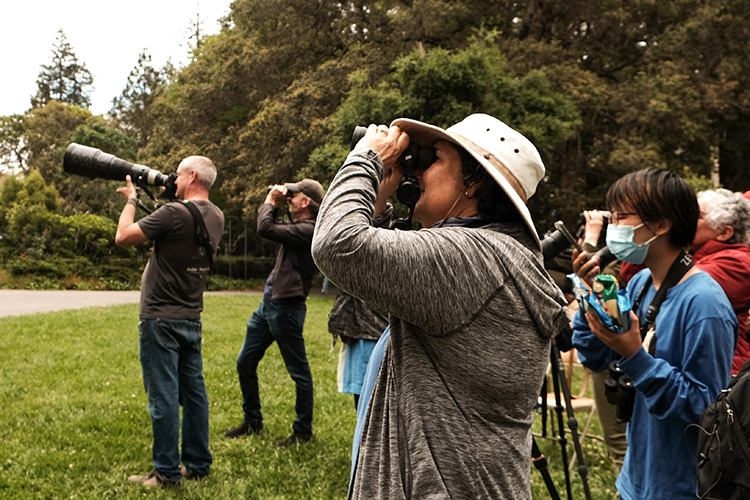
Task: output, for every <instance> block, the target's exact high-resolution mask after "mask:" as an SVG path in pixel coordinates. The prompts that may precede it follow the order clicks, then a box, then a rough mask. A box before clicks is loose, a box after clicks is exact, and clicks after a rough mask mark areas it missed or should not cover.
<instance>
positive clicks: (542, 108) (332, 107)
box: [0, 0, 750, 266]
mask: <svg viewBox="0 0 750 500" xmlns="http://www.w3.org/2000/svg"><path fill="white" fill-rule="evenodd" d="M745 11H746V5H745V2H743V1H742V0H730V1H721V2H720V1H718V0H708V1H698V0H676V1H674V2H659V1H657V0H637V1H634V2H630V3H629V4H628V5H627V6H623V5H622V4H621V3H618V2H601V1H594V0H570V1H567V2H562V3H561V2H549V1H546V2H539V1H531V0H521V1H518V0H514V1H512V2H511V1H507V0H492V1H489V2H487V1H481V2H479V1H476V0H459V1H453V0H451V1H448V0H418V1H415V2H401V1H398V0H384V1H381V2H375V3H372V2H363V1H359V0H354V1H349V2H344V3H341V2H327V1H325V0H299V1H297V0H295V1H294V2H293V1H291V0H273V1H263V2H261V1H260V0H237V1H235V2H233V3H232V6H231V11H230V13H229V15H228V17H227V18H226V19H225V20H224V24H223V26H224V27H223V30H222V32H221V33H220V34H218V35H215V36H211V37H208V38H204V39H201V40H197V41H196V43H195V44H194V48H193V52H192V59H191V62H190V63H189V64H188V65H187V66H186V67H183V68H179V69H177V70H174V71H173V69H172V68H170V67H165V68H162V69H155V68H153V67H152V66H151V64H150V58H149V57H148V55H147V54H145V53H144V54H141V55H140V56H139V59H138V61H137V64H136V65H135V67H134V68H133V72H132V73H131V75H130V77H129V78H128V80H127V82H124V84H125V88H124V90H123V93H122V95H121V96H120V97H118V98H117V99H115V101H114V104H113V108H112V110H111V112H110V113H109V115H108V117H107V118H105V117H98V116H92V115H91V113H90V112H89V111H88V110H86V109H85V107H86V105H87V104H86V103H85V102H84V103H82V102H79V101H75V100H73V99H72V98H67V97H64V96H61V97H59V100H48V101H44V102H39V103H38V105H36V106H35V107H34V108H33V109H31V110H30V111H28V112H27V113H26V114H24V115H13V116H7V117H0V165H1V166H2V171H3V172H5V173H17V174H19V175H20V176H26V175H29V174H30V173H31V172H33V171H39V172H40V173H41V175H42V177H43V179H44V180H45V181H46V182H47V184H48V185H50V186H53V187H54V188H55V189H57V192H58V193H59V196H60V200H59V207H58V210H59V213H60V214H61V215H64V216H71V215H74V214H77V213H91V214H96V215H100V216H104V217H108V218H110V219H112V220H116V217H117V213H118V209H119V206H118V202H119V200H118V199H117V197H116V196H115V195H114V194H113V193H112V191H113V190H114V187H115V186H114V185H113V184H112V183H107V182H104V181H101V180H94V181H88V180H84V179H77V178H71V176H67V175H65V174H63V173H61V172H60V164H61V157H62V152H63V151H64V149H65V147H66V146H67V144H68V143H70V142H71V141H76V142H80V143H83V144H87V145H92V146H95V147H98V148H100V149H103V150H105V151H106V152H109V153H112V154H115V155H118V156H121V157H123V158H126V159H129V160H136V161H138V162H139V163H143V164H146V165H149V166H151V167H153V168H156V169H158V170H161V171H163V172H165V173H169V172H172V171H174V170H175V168H176V166H177V164H178V162H179V161H180V160H181V159H182V158H183V157H185V156H187V155H190V154H196V153H199V154H204V155H206V156H209V157H210V158H212V159H213V160H214V162H215V163H216V164H217V165H218V166H219V170H220V172H219V178H218V181H217V185H216V188H215V189H214V192H212V197H213V199H214V200H216V201H217V202H218V203H219V205H220V206H221V208H222V209H223V210H224V211H225V214H226V215H227V220H228V221H233V222H234V224H235V227H240V226H244V227H249V228H251V229H249V230H244V231H241V232H239V233H238V232H235V234H233V235H232V238H229V237H227V241H226V244H225V245H224V247H223V250H224V252H225V253H226V254H227V255H228V256H235V257H236V256H238V255H245V252H247V253H248V254H249V255H254V256H263V257H267V256H271V255H272V246H270V245H268V244H265V243H263V242H262V241H260V239H259V238H258V237H257V235H256V234H255V232H254V231H253V230H252V228H253V227H254V222H255V213H256V208H257V205H258V203H260V201H261V200H262V197H263V196H264V193H265V190H266V186H267V185H268V184H271V183H277V182H285V181H290V180H295V179H298V178H301V177H303V176H313V177H316V178H318V179H319V180H320V181H321V182H322V183H323V184H324V185H327V183H328V182H329V181H330V180H331V178H332V176H333V175H334V173H335V171H336V169H337V168H338V166H339V165H340V164H341V161H342V160H343V158H344V157H345V155H346V153H347V151H348V146H349V145H348V142H349V138H350V136H351V132H352V128H353V127H354V126H355V125H360V124H362V125H367V124H369V123H374V122H378V123H389V122H390V121H391V120H393V119H395V118H397V117H400V116H405V117H410V118H415V119H422V120H425V121H429V122H432V123H435V124H438V125H442V126H448V125H451V124H452V123H454V122H456V121H458V120H460V119H461V118H463V117H464V116H465V115H467V114H469V113H473V112H485V113H489V114H493V115H495V116H497V117H499V118H500V119H502V120H504V121H506V122H507V123H509V124H510V125H511V126H513V127H515V128H517V129H519V130H520V131H522V132H523V133H525V134H527V135H528V136H529V137H530V138H531V139H532V140H533V141H534V143H535V144H536V145H537V146H538V148H539V149H540V152H541V153H542V156H543V159H544V161H545V164H546V166H547V175H546V177H545V178H544V180H543V181H542V184H541V185H540V186H539V189H538V190H537V194H536V195H535V196H534V197H533V198H532V199H531V200H530V202H529V206H530V209H531V212H532V214H533V215H534V217H535V219H536V222H537V227H538V229H539V231H540V233H542V234H544V233H545V232H546V231H547V230H549V229H550V228H551V224H552V222H553V221H554V220H556V219H563V220H564V221H566V222H567V223H569V224H571V225H572V223H573V222H574V220H575V218H576V215H577V214H578V213H580V212H581V210H583V209H588V208H604V206H603V205H604V195H605V192H606V189H607V187H608V186H609V185H610V184H611V182H613V181H614V180H615V179H617V178H618V177H620V176H622V175H623V174H625V173H627V172H630V171H633V170H636V169H639V168H642V167H645V166H659V167H663V168H667V169H670V170H673V171H675V172H678V173H680V174H682V175H686V176H687V177H689V178H691V179H695V182H694V183H693V184H694V185H701V186H707V185H709V184H708V182H709V179H710V180H711V182H712V183H713V185H716V184H719V183H720V184H722V185H723V186H724V187H727V188H729V189H732V190H741V191H744V190H746V189H748V187H750V171H748V169H746V168H745V164H746V163H747V161H748V160H750V141H747V140H746V139H745V137H746V136H747V134H748V133H749V132H750V68H749V67H748V66H750V62H748V58H747V52H748V49H750V30H748V29H747V28H746V21H745V17H746V16H745V13H746V12H745ZM63 42H64V40H63ZM63 48H65V51H66V52H67V53H70V55H71V56H73V57H74V54H72V50H71V49H70V47H69V46H66V47H63V45H62V42H58V45H57V46H56V49H55V50H56V51H58V52H60V51H61V50H62V49H63ZM53 52H55V51H53ZM49 66H52V65H49ZM46 67H47V66H44V68H46ZM73 75H74V76H73V77H72V78H73V79H76V78H79V77H80V79H81V81H80V82H78V84H79V85H78V86H81V85H80V84H85V83H86V77H85V75H79V76H75V75H76V73H73ZM40 85H41V84H40ZM84 87H85V85H84ZM76 88H77V87H76ZM39 90H40V91H41V90H43V88H42V87H41V86H40V89H39ZM53 98H55V97H54V96H53ZM6 182H9V181H8V180H6ZM0 210H2V212H1V213H0V227H7V226H8V221H7V220H2V214H7V213H9V212H10V209H9V207H6V208H5V209H2V208H1V207H0ZM11 241H14V240H12V238H4V239H3V240H0V247H3V255H4V256H5V259H6V260H5V261H4V262H5V264H4V265H6V266H7V264H8V262H9V261H8V259H10V260H13V259H17V258H19V256H20V255H21V254H22V252H23V249H22V248H20V247H19V248H15V247H12V248H9V247H8V245H10V244H11ZM48 256H49V257H54V255H48Z"/></svg>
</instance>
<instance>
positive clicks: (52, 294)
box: [0, 290, 259, 317]
mask: <svg viewBox="0 0 750 500" xmlns="http://www.w3.org/2000/svg"><path fill="white" fill-rule="evenodd" d="M140 293H141V292H140V291H138V290H132V291H131V290H128V291H122V292H120V291H106V292H98V291H97V292H94V291H76V290H0V317H3V316H19V315H21V314H33V313H39V312H50V311H62V310H63V309H81V308H83V307H96V306H110V305H113V304H132V303H136V302H138V300H139V298H140ZM256 293H259V292H249V291H248V292H206V294H217V295H226V294H247V295H250V294H256Z"/></svg>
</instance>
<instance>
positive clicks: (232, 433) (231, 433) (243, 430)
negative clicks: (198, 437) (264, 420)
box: [224, 422, 263, 438]
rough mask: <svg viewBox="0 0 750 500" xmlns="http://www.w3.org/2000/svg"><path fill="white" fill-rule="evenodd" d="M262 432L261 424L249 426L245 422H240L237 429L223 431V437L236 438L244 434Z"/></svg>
mask: <svg viewBox="0 0 750 500" xmlns="http://www.w3.org/2000/svg"><path fill="white" fill-rule="evenodd" d="M262 430H263V424H257V425H250V424H248V423H247V422H242V423H241V424H240V425H238V426H237V427H234V428H232V429H229V430H228V431H225V432H224V435H225V436H226V437H228V438H236V437H240V436H244V435H246V434H260V433H261V431H262Z"/></svg>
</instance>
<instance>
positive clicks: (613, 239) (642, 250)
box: [607, 224, 659, 264]
mask: <svg viewBox="0 0 750 500" xmlns="http://www.w3.org/2000/svg"><path fill="white" fill-rule="evenodd" d="M640 227H643V224H640V225H638V226H614V225H612V224H610V225H608V226H607V248H609V251H610V252H612V254H613V255H614V256H615V257H617V258H618V259H620V260H621V261H623V262H630V263H631V264H643V261H644V260H646V255H647V254H648V247H649V244H650V243H651V242H652V241H654V240H655V239H656V238H658V237H659V235H658V234H657V235H655V236H654V237H653V238H651V239H650V240H648V241H647V242H645V243H643V244H642V245H638V244H637V243H633V235H634V234H635V230H636V229H638V228H640Z"/></svg>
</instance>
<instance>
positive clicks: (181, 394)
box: [138, 319, 213, 482]
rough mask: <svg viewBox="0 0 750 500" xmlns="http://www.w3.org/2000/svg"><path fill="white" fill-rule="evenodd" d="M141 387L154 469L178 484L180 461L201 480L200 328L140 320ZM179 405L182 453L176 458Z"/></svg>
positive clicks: (205, 467) (207, 463)
mask: <svg viewBox="0 0 750 500" xmlns="http://www.w3.org/2000/svg"><path fill="white" fill-rule="evenodd" d="M138 330H139V332H140V357H141V369H142V370H143V386H144V387H145V389H146V395H147V396H148V412H149V413H150V414H151V427H152V430H153V433H154V446H153V460H154V468H155V469H156V470H157V471H159V473H160V474H161V475H162V476H164V478H165V479H167V480H168V481H173V482H178V481H180V479H182V474H181V473H180V460H182V464H183V465H184V466H185V467H186V468H187V469H188V471H190V472H191V473H194V474H196V475H199V476H204V475H207V474H208V473H209V470H210V468H211V462H212V460H213V459H212V457H211V453H210V452H209V451H208V397H207V395H206V385H205V382H204V380H203V373H202V370H203V358H202V357H201V322H200V321H199V320H156V319H144V320H141V321H140V323H139V324H138ZM180 405H182V453H180V448H179V443H180Z"/></svg>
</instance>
